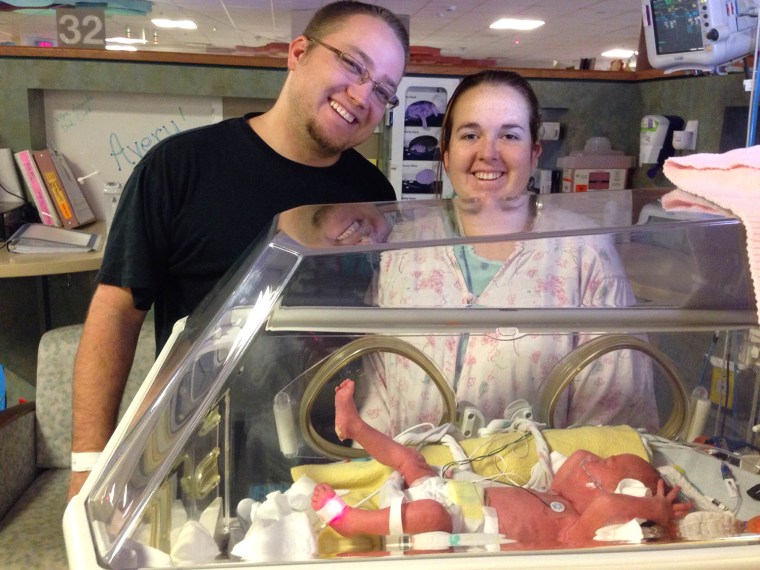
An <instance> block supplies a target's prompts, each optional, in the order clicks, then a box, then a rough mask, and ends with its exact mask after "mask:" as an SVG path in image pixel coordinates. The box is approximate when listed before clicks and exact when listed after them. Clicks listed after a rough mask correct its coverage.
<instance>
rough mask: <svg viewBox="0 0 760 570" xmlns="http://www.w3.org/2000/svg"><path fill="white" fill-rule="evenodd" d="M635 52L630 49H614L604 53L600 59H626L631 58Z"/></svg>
mask: <svg viewBox="0 0 760 570" xmlns="http://www.w3.org/2000/svg"><path fill="white" fill-rule="evenodd" d="M635 53H636V52H635V51H633V50H632V49H623V48H615V49H611V50H607V51H605V52H604V53H602V57H612V58H616V59H628V58H629V57H631V56H633V55H634V54H635Z"/></svg>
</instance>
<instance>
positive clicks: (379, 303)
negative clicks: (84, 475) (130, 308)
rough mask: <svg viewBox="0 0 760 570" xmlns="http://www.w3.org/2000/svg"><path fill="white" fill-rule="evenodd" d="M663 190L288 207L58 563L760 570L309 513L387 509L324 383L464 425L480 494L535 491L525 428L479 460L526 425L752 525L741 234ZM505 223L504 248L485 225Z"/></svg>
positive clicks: (170, 362) (222, 288)
mask: <svg viewBox="0 0 760 570" xmlns="http://www.w3.org/2000/svg"><path fill="white" fill-rule="evenodd" d="M656 196H657V194H653V193H652V191H646V190H642V191H609V192H595V193H584V194H551V195H541V196H536V195H526V196H522V197H519V198H517V199H514V200H509V201H503V203H499V204H495V205H494V204H491V205H487V204H480V203H477V202H473V201H470V202H462V201H459V200H458V199H456V198H455V199H452V200H424V201H405V202H398V203H382V204H348V205H328V206H304V207H301V208H297V209H295V210H292V211H290V212H286V213H284V214H281V215H280V216H279V218H278V219H275V220H274V221H273V224H272V227H271V228H270V230H269V231H267V232H265V234H264V235H262V237H261V239H260V240H259V241H258V242H257V243H255V244H253V245H252V246H251V249H250V250H249V252H248V253H247V254H246V255H245V256H243V258H242V259H241V261H240V262H239V263H238V264H237V265H236V266H235V267H234V268H232V269H231V270H230V271H229V272H228V274H227V275H226V276H225V278H224V279H222V280H221V282H220V283H219V284H218V285H217V287H216V288H215V289H214V291H212V293H211V294H210V295H209V296H208V297H207V298H206V299H205V301H204V302H203V303H202V304H201V306H200V307H198V309H197V310H196V311H195V312H194V313H193V314H192V315H190V316H189V317H188V318H187V319H184V320H182V321H180V322H179V323H177V325H176V326H175V328H174V332H173V334H172V337H171V338H170V340H169V342H168V343H167V345H166V346H165V348H164V350H163V351H162V352H161V354H160V355H159V357H158V359H157V361H156V363H155V365H154V367H153V368H152V370H151V372H150V374H149V375H148V377H147V378H146V380H145V382H144V384H143V385H142V387H141V389H140V391H139V393H138V395H137V397H136V398H135V400H134V401H133V402H132V405H131V407H130V408H129V411H128V412H127V414H126V416H125V417H124V419H123V420H122V421H121V422H120V424H119V426H118V428H117V431H116V433H115V434H114V437H113V438H112V440H111V441H110V443H109V445H108V447H107V448H106V450H105V453H104V455H103V457H102V458H101V460H100V462H99V464H98V465H97V466H96V468H95V470H94V471H93V472H92V474H91V476H90V477H89V479H88V481H87V483H86V485H85V487H84V488H83V490H82V492H81V493H80V494H79V495H78V496H77V497H75V498H74V499H73V500H72V501H71V503H70V504H69V506H68V509H67V511H66V515H65V517H64V531H65V536H66V543H67V550H68V554H69V563H70V566H71V567H72V568H118V569H126V568H169V567H182V568H212V567H213V568H216V567H235V568H237V567H262V566H263V567H269V566H271V567H277V568H285V567H291V566H292V567H296V566H297V567H298V568H302V567H304V565H309V564H315V565H317V567H323V566H325V565H327V566H328V567H329V566H330V565H333V564H334V565H338V564H340V565H341V567H343V566H345V567H347V568H353V567H367V568H374V567H379V566H380V565H382V564H383V563H393V564H401V565H405V566H408V567H415V568H429V567H430V566H431V565H433V564H435V565H436V566H440V567H442V568H461V567H463V566H465V565H470V566H472V567H477V568H508V567H514V568H524V567H532V568H538V567H546V568H556V567H558V566H561V565H564V564H572V565H576V566H590V565H604V566H615V567H636V568H641V567H664V566H668V567H670V566H672V567H716V565H720V566H723V565H725V564H726V561H728V560H730V561H731V562H730V564H731V565H732V566H736V567H755V566H756V563H757V560H758V559H760V537H759V536H758V535H757V534H753V533H751V532H748V531H747V530H746V529H744V528H743V527H741V526H737V527H736V528H735V531H734V532H730V533H722V534H720V533H719V534H718V535H715V536H707V537H706V538H705V537H702V538H700V539H699V540H686V539H683V538H682V539H679V540H671V539H663V538H656V536H655V537H654V538H652V537H650V538H645V539H642V540H640V541H636V543H633V544H632V543H628V542H626V541H617V540H616V541H611V542H602V541H594V542H593V544H589V545H587V546H584V547H582V548H581V547H578V548H576V547H570V546H563V545H555V546H552V547H549V548H547V547H545V546H541V545H539V546H535V545H523V544H519V543H505V544H488V543H487V541H486V543H483V542H481V543H478V544H474V545H468V546H461V545H460V546H456V547H450V548H449V547H447V548H445V549H440V550H436V549H432V550H427V549H426V550H422V551H420V550H415V549H411V550H410V549H408V548H407V549H402V548H398V547H397V546H398V545H397V544H391V542H392V541H389V540H388V537H383V536H364V535H359V536H354V537H343V536H340V535H339V534H337V533H336V532H335V531H334V530H332V529H331V528H329V527H328V528H325V525H324V524H322V523H321V521H320V520H319V519H318V518H317V517H316V516H315V515H314V512H313V509H312V508H311V503H310V500H309V499H310V490H311V488H312V487H313V483H314V482H317V483H318V482H320V478H322V477H323V476H324V477H328V478H331V481H330V482H331V484H332V485H333V487H335V488H336V489H339V491H340V494H342V495H343V498H344V499H345V501H346V503H348V504H351V505H354V506H361V508H368V509H371V508H378V506H379V504H380V503H379V501H381V499H380V498H378V495H377V494H376V491H377V487H378V486H380V485H381V484H382V481H379V480H377V481H376V480H375V479H377V477H376V476H375V475H371V476H370V475H366V474H365V472H366V471H367V470H368V469H370V467H368V466H371V465H373V461H371V460H370V459H369V458H367V457H366V453H364V451H363V450H362V449H361V448H359V447H357V446H355V445H352V444H351V442H350V441H340V440H339V439H338V438H337V437H336V435H335V429H334V423H335V415H334V392H335V387H336V386H337V385H338V384H339V383H340V382H341V381H342V380H344V379H345V378H351V379H353V380H354V381H355V382H356V387H357V389H356V404H357V407H358V409H359V410H360V413H361V414H362V415H363V417H365V419H367V421H368V422H369V423H371V424H372V425H375V426H376V427H377V429H379V430H381V431H384V432H386V433H389V434H390V435H393V436H395V435H398V434H399V433H401V432H403V431H404V430H408V429H409V428H412V427H413V426H415V425H418V424H425V423H426V422H427V423H429V424H430V425H431V427H432V426H437V425H439V424H442V423H446V422H450V423H452V424H453V425H454V426H456V428H457V430H458V433H460V434H461V436H462V437H463V438H464V440H463V444H462V445H463V447H465V449H467V450H468V451H467V455H468V457H469V460H468V463H469V467H468V468H471V469H472V470H473V471H474V472H475V473H480V474H482V476H483V478H484V479H489V480H492V481H493V480H495V481H500V482H503V483H509V484H512V485H526V486H527V485H529V484H530V479H531V472H532V469H533V467H534V465H535V464H536V463H537V462H538V461H537V457H536V444H535V442H533V441H532V439H536V440H538V439H539V436H537V435H531V434H527V435H526V434H522V435H520V436H519V438H518V439H520V441H519V443H518V444H515V445H514V446H512V447H506V450H505V451H503V452H502V454H501V456H499V457H496V456H495V455H494V454H492V453H490V452H485V451H484V450H485V449H486V448H487V446H488V445H489V444H490V441H491V439H490V438H492V437H496V436H499V437H502V436H503V437H510V434H514V430H512V431H510V430H511V428H513V427H514V425H515V424H517V423H518V422H517V421H516V420H517V418H522V419H525V418H527V419H529V420H533V421H535V422H536V424H535V425H536V426H537V428H538V431H540V433H542V434H544V436H545V438H546V441H547V442H548V446H549V448H550V449H551V450H558V449H559V450H561V451H562V453H564V454H565V455H569V454H570V453H571V452H572V451H573V449H577V448H588V449H590V450H592V451H594V453H597V454H599V455H610V454H613V453H617V452H633V453H638V454H640V455H643V456H645V457H648V459H650V460H651V461H652V463H653V464H655V465H656V466H664V465H671V466H675V467H677V468H678V469H679V471H680V472H682V473H684V474H685V476H686V477H688V478H689V480H690V481H691V482H692V483H693V485H694V487H696V488H698V489H699V490H700V491H701V492H702V493H703V494H704V495H705V496H708V497H709V498H714V499H716V501H718V502H719V503H720V504H722V505H725V506H726V509H727V510H729V511H732V512H733V513H734V514H735V515H736V517H737V519H738V520H739V521H747V520H749V519H751V518H752V517H754V516H757V515H759V514H760V501H758V500H756V499H754V498H753V497H751V496H748V494H747V491H748V490H749V489H751V488H752V487H753V486H755V485H757V484H758V483H760V478H758V476H757V475H756V473H757V471H758V470H759V468H758V467H757V466H756V465H757V464H758V463H760V451H758V450H757V448H756V447H754V444H755V443H756V442H755V441H754V436H755V434H754V432H753V430H752V428H753V427H754V426H755V425H756V424H758V423H760V420H758V419H757V417H756V413H757V408H758V386H759V383H760V380H758V379H757V378H756V366H757V352H758V347H760V341H759V340H758V339H759V338H760V336H755V335H754V334H753V333H754V331H756V327H757V326H758V325H757V311H756V306H755V297H754V291H753V286H752V279H751V275H750V269H749V262H748V256H747V246H746V236H745V230H744V227H743V225H742V223H741V222H740V221H739V220H738V219H736V218H732V217H727V216H721V215H697V214H674V213H670V212H664V211H662V209H661V208H660V207H659V206H658V202H657V198H656ZM518 209H519V210H520V211H521V212H523V213H522V214H521V215H522V218H520V219H521V221H520V223H519V224H518V225H517V226H516V227H517V228H518V231H514V232H512V233H494V232H495V231H499V230H498V229H496V230H495V229H494V228H499V227H502V226H501V225H499V223H498V220H501V219H505V220H506V219H509V220H514V219H515V218H514V216H513V214H514V213H515V212H516V211H517V210H518ZM487 216H492V217H491V218H488V217H487ZM484 220H486V221H488V223H487V224H484V223H482V222H483V221H484ZM482 227H486V228H488V231H486V232H476V231H474V229H475V228H482ZM699 404H705V405H703V406H701V407H700V406H699ZM598 425H602V426H605V427H593V428H589V427H578V426H598ZM621 426H622V427H621ZM625 426H630V427H625ZM596 430H602V431H596ZM605 430H606V431H605ZM643 434H649V437H645V435H643ZM695 436H701V437H699V438H698V439H697V443H690V444H688V445H687V444H685V443H681V442H686V441H687V440H693V439H694V437H695ZM526 438H527V439H526ZM468 440H474V441H476V442H478V443H476V444H475V447H473V448H472V449H470V448H467V447H466V446H465V445H464V442H466V441H468ZM710 444H712V445H710ZM484 446H485V447H484ZM631 446H632V447H631ZM431 447H436V446H435V445H433V444H431ZM437 447H440V446H437ZM439 452H440V449H436V450H434V453H439ZM753 454H754V459H753ZM506 455H509V457H506ZM425 456H426V457H429V456H428V454H427V453H425ZM512 456H514V457H512ZM430 457H432V456H430ZM485 457H488V458H489V461H480V460H481V459H483V458H485ZM475 458H477V461H476V460H475ZM521 458H522V459H524V460H525V461H523V462H522V464H519V465H517V464H514V463H513V462H512V459H515V460H517V459H521ZM430 460H431V462H433V463H435V462H436V461H437V459H430ZM447 461H449V459H443V460H442V463H447ZM705 462H706V463H705ZM518 463H519V461H518ZM486 464H488V465H486ZM722 465H728V466H729V467H728V469H729V470H730V472H731V473H732V475H733V476H734V478H735V480H736V482H737V486H738V491H739V492H738V498H737V497H732V496H730V494H729V492H728V490H727V487H726V485H725V484H724V479H723V477H722V476H721V466H722ZM724 469H725V468H724ZM341 470H343V471H342V472H340V473H338V472H339V471H341ZM483 470H486V471H488V470H490V471H488V472H487V473H483ZM346 473H350V474H349V475H346ZM386 475H387V474H385V475H383V477H385V476H386ZM304 476H305V478H304ZM304 481H306V482H310V484H311V485H312V487H309V486H308V484H305V483H304ZM304 485H306V486H305V489H306V490H305V491H304V492H302V493H301V494H299V493H298V492H295V490H297V489H301V490H303V489H302V488H303V487H304ZM294 514H297V515H298V516H297V517H293V516H291V515H294ZM507 538H509V537H507ZM476 542H477V541H476Z"/></svg>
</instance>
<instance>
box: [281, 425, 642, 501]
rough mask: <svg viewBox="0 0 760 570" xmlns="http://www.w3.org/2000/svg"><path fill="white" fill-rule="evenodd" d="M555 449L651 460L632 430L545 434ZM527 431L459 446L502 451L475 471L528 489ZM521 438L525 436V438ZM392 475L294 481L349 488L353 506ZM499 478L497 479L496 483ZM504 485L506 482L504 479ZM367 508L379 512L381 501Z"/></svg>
mask: <svg viewBox="0 0 760 570" xmlns="http://www.w3.org/2000/svg"><path fill="white" fill-rule="evenodd" d="M542 433H543V435H544V437H545V438H546V442H547V444H548V445H549V450H550V451H558V452H560V453H562V454H563V455H570V454H571V453H573V452H574V451H576V450H578V449H586V450H588V451H591V452H593V453H596V454H597V455H599V456H600V457H609V456H610V455H616V454H619V453H633V454H635V455H638V456H639V457H641V458H643V459H646V460H649V457H648V455H647V452H646V448H645V447H644V444H643V443H642V441H641V437H639V434H638V433H637V432H636V431H635V430H634V429H632V428H630V427H628V426H599V427H590V426H586V427H579V428H572V429H547V430H544V431H543V432H542ZM524 435H525V434H522V433H515V432H509V433H503V434H496V435H493V436H490V437H485V438H476V439H466V440H464V441H461V442H460V445H461V446H462V448H463V449H464V451H465V453H466V454H467V455H468V456H469V457H481V456H487V455H489V454H490V453H493V452H495V451H498V450H499V449H500V448H501V447H504V446H505V445H506V446H507V447H506V448H505V449H503V450H502V451H498V452H497V453H495V454H494V455H493V456H492V457H487V458H486V459H483V460H481V461H475V462H473V463H472V468H473V470H474V471H475V472H476V473H478V474H479V475H482V476H484V477H493V476H497V475H501V474H506V475H507V476H508V477H509V478H510V480H511V481H512V482H514V483H517V484H518V485H524V484H525V483H527V482H528V480H529V479H530V470H531V469H532V468H533V466H534V465H535V464H536V462H537V461H538V455H537V453H536V444H535V441H534V440H533V436H529V437H527V438H524ZM521 438H524V439H522V441H520V440H521ZM422 454H423V455H424V456H425V458H426V459H427V461H428V463H430V464H431V465H438V466H443V465H446V464H447V463H449V462H450V461H451V460H452V455H451V452H450V451H449V450H448V448H447V447H445V446H443V445H427V446H425V447H424V448H423V449H422ZM390 473H391V469H390V468H389V467H386V466H385V465H382V464H380V463H378V462H377V461H375V460H374V459H371V460H354V461H342V462H338V463H328V464H324V465H299V466H298V467H294V468H293V469H291V474H292V475H293V480H294V481H295V480H296V479H298V478H299V477H301V476H302V475H307V476H308V477H309V478H311V479H312V480H314V481H316V482H318V483H329V484H330V485H331V486H332V487H333V488H334V489H347V490H349V491H350V493H349V494H348V495H347V496H346V497H345V500H346V502H347V503H348V504H349V505H354V504H356V503H357V502H359V501H360V500H362V499H364V498H365V497H367V496H368V495H370V494H371V493H372V492H374V491H376V490H377V489H378V488H379V487H380V485H382V484H383V483H384V482H385V480H386V479H387V478H388V476H389V475H390ZM496 480H498V479H496ZM502 481H505V482H506V480H505V479H502ZM365 506H373V507H375V508H377V502H376V498H373V499H371V500H370V501H368V502H367V503H366V504H365Z"/></svg>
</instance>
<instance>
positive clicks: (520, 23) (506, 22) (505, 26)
mask: <svg viewBox="0 0 760 570" xmlns="http://www.w3.org/2000/svg"><path fill="white" fill-rule="evenodd" d="M545 23H546V22H544V21H543V20H517V19H515V18H502V19H501V20H496V21H495V22H494V23H493V24H491V25H490V26H489V28H491V29H492V30H535V29H536V28H540V27H541V26H543V25H544V24H545Z"/></svg>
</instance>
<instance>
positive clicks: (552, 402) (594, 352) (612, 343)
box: [538, 334, 689, 439]
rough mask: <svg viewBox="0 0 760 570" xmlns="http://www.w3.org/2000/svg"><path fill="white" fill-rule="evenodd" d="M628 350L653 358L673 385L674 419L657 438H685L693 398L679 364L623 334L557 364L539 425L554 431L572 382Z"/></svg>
mask: <svg viewBox="0 0 760 570" xmlns="http://www.w3.org/2000/svg"><path fill="white" fill-rule="evenodd" d="M624 349H631V350H638V351H639V352H643V353H644V354H647V355H649V356H650V357H651V358H652V359H653V360H654V361H655V362H657V363H658V364H659V365H660V366H662V368H663V370H665V372H666V376H667V378H668V380H669V381H670V394H671V396H672V400H673V406H672V409H671V411H670V416H669V417H668V419H667V421H666V422H665V423H664V424H663V425H662V427H661V428H660V431H658V432H657V435H659V436H662V437H664V438H667V439H676V438H678V437H679V436H681V435H682V434H684V433H685V430H686V427H687V426H688V423H689V396H688V394H687V393H686V388H685V387H684V385H683V382H682V381H681V377H680V375H679V374H678V369H677V368H676V365H675V363H674V362H673V361H672V360H671V359H670V357H669V356H667V355H666V354H665V353H663V352H661V351H660V350H658V349H657V348H655V347H654V346H653V345H651V344H650V343H648V342H646V341H643V340H641V339H640V338H638V337H635V336H631V335H623V334H617V335H609V336H601V337H597V338H595V339H593V340H590V341H589V342H585V343H583V344H582V345H580V346H579V347H578V348H576V349H575V350H574V351H572V352H571V353H570V354H568V355H566V356H565V357H564V358H563V359H562V360H560V361H559V362H558V363H557V364H556V366H555V367H554V368H553V369H552V371H551V373H550V374H549V377H548V378H547V380H546V387H545V388H544V390H543V392H542V393H541V397H540V398H539V406H538V421H539V422H543V423H545V424H546V425H547V426H549V427H553V424H554V412H555V411H556V409H557V404H558V402H559V397H560V395H561V394H562V392H563V391H564V390H565V388H567V387H568V385H569V384H570V382H572V381H573V380H574V379H575V377H576V376H577V375H578V374H579V373H580V372H581V370H583V369H584V368H585V367H586V366H588V365H589V364H590V363H591V362H593V361H594V360H595V359H597V358H599V357H600V356H602V355H604V354H607V353H608V352H612V351H613V350H624Z"/></svg>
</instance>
